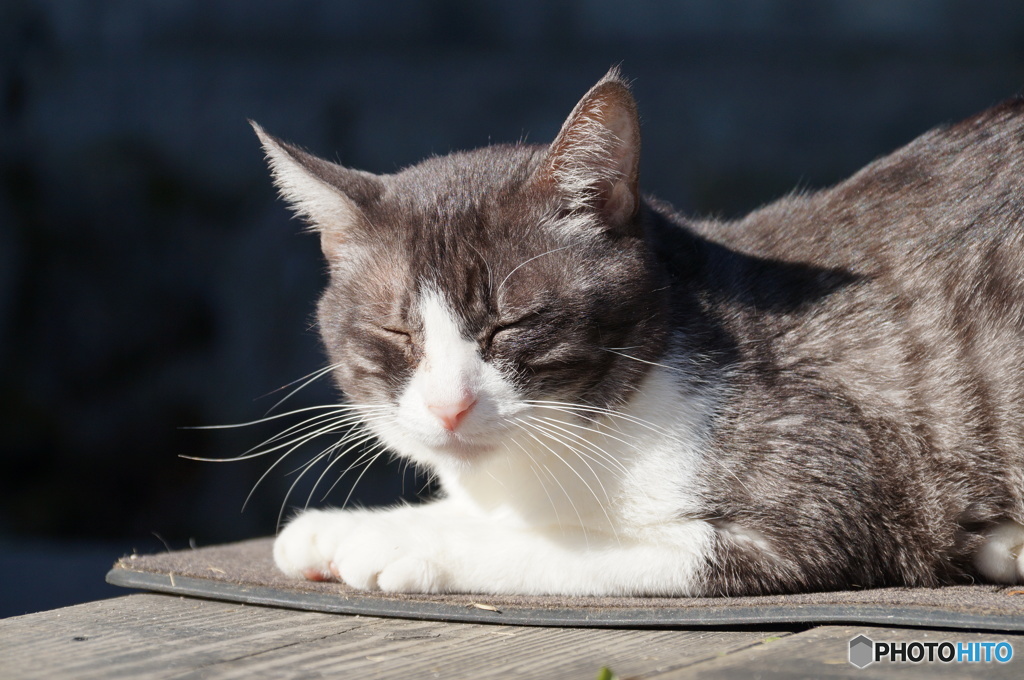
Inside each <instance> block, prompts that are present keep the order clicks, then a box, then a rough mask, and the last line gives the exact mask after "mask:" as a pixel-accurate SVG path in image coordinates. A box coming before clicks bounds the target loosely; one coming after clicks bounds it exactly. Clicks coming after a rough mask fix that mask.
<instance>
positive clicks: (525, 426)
mask: <svg viewBox="0 0 1024 680" xmlns="http://www.w3.org/2000/svg"><path fill="white" fill-rule="evenodd" d="M518 422H519V424H520V425H521V426H522V427H523V432H524V433H525V434H526V436H528V437H530V438H531V439H533V440H534V441H535V442H537V443H538V444H540V445H541V446H543V447H544V448H545V449H547V450H548V451H549V452H550V453H551V455H553V456H554V457H555V458H557V459H558V460H559V461H560V462H561V463H562V464H563V465H565V466H566V467H567V468H569V470H571V471H572V473H573V474H574V475H576V476H577V477H578V478H579V480H580V481H581V482H583V486H585V487H586V488H587V490H588V491H589V492H590V494H591V495H592V496H593V497H594V500H595V501H597V504H598V506H599V507H600V508H601V510H602V511H603V512H604V513H605V516H607V515H608V511H607V510H606V509H605V508H604V503H602V502H601V498H600V497H599V496H598V495H597V492H596V491H594V489H593V488H592V487H591V486H590V484H589V483H588V482H587V480H586V478H584V477H583V475H581V474H580V473H579V470H577V469H576V468H574V467H573V466H572V464H571V463H569V461H567V460H566V459H565V458H563V457H562V456H561V455H559V454H558V452H557V451H555V450H554V449H553V448H551V447H550V446H548V445H547V444H546V443H544V442H543V441H542V440H541V439H540V438H539V437H537V436H536V435H535V434H533V432H531V431H530V428H531V426H530V424H529V423H526V422H525V421H518ZM555 481H556V482H557V483H558V486H559V487H561V488H562V491H563V493H565V495H566V498H567V499H568V500H569V504H570V505H571V506H572V509H573V511H574V512H575V513H576V517H577V518H578V519H579V521H580V527H581V528H583V535H584V540H585V541H586V543H587V546H588V547H589V546H590V540H589V537H588V536H587V533H586V526H587V523H586V522H584V521H583V517H582V516H581V515H580V511H579V510H578V509H577V508H576V504H575V503H573V502H572V496H570V495H569V493H568V492H567V491H566V490H565V487H563V486H562V484H561V483H560V482H558V478H557V477H556V478H555ZM608 521H609V523H611V519H610V518H609V519H608Z"/></svg>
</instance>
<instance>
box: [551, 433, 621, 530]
mask: <svg viewBox="0 0 1024 680" xmlns="http://www.w3.org/2000/svg"><path fill="white" fill-rule="evenodd" d="M532 427H533V428H534V429H535V430H536V431H537V432H539V433H540V434H542V435H544V436H546V437H548V438H550V439H551V440H552V441H554V442H555V443H556V444H561V445H562V446H564V447H566V448H567V449H569V451H571V452H572V453H575V454H576V456H577V457H578V458H579V459H580V460H581V461H582V462H583V464H584V465H586V466H587V469H588V470H590V473H591V474H592V475H593V476H594V481H596V482H597V484H598V487H599V488H600V489H601V494H602V495H603V496H604V500H603V501H602V500H601V498H599V497H598V495H597V493H596V492H595V491H594V490H593V489H592V488H591V486H590V484H589V483H587V480H586V479H585V478H584V477H583V475H581V474H580V473H579V472H578V471H577V470H576V468H574V467H572V465H571V464H570V463H569V462H568V461H565V460H562V457H561V456H559V455H558V454H557V453H555V452H554V451H552V453H555V456H557V457H558V458H559V460H562V462H563V463H565V464H566V466H568V467H569V468H570V469H571V470H572V471H573V472H574V473H575V474H576V476H577V477H579V478H580V481H582V482H583V485H584V486H586V487H587V489H588V490H589V491H590V493H591V495H592V496H593V497H594V500H595V501H597V506H598V507H599V508H601V512H602V513H603V514H604V517H605V520H607V522H608V528H610V529H611V531H612V535H613V536H614V538H615V541H616V542H617V543H618V542H619V533H618V530H617V529H616V527H615V522H613V521H612V518H611V516H610V515H609V514H608V505H609V504H610V502H611V496H610V495H609V494H608V490H607V489H606V488H605V485H604V482H603V481H602V480H601V475H599V474H597V471H596V470H594V468H593V467H592V466H591V465H590V463H589V462H588V459H590V460H593V459H591V458H590V456H588V455H587V454H586V453H585V452H583V451H580V450H579V449H577V448H576V447H575V446H573V445H572V444H571V443H569V442H567V441H565V440H563V439H562V438H561V437H559V436H558V433H556V432H552V431H550V430H546V429H545V428H543V427H541V426H538V425H537V424H536V423H534V424H533V425H532ZM549 450H550V449H549ZM595 462H597V461H596V460H595Z"/></svg>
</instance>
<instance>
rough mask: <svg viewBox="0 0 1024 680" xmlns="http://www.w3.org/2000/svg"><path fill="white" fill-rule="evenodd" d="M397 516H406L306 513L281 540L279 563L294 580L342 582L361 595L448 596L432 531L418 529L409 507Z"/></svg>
mask: <svg viewBox="0 0 1024 680" xmlns="http://www.w3.org/2000/svg"><path fill="white" fill-rule="evenodd" d="M397 512H400V513H401V514H402V515H403V516H402V517H396V516H395V512H394V511H392V512H387V511H383V512H369V511H338V510H334V511H330V510H328V511H320V510H311V511H307V512H304V513H302V514H301V515H299V516H298V517H297V518H295V520H293V521H292V522H290V523H289V524H288V526H286V527H285V529H284V530H283V531H282V532H281V535H280V536H278V538H277V541H275V543H274V561H275V562H276V563H277V566H278V568H279V569H280V570H281V571H283V572H284V573H285V574H287V575H289V576H293V577H297V578H305V579H309V580H313V581H324V580H331V579H337V580H340V581H344V582H345V583H346V584H348V585H350V586H352V587H354V588H359V589H361V590H382V591H386V592H403V593H414V592H415V593H436V592H441V591H443V590H444V589H445V588H446V586H447V581H448V579H447V578H446V577H445V574H444V571H443V570H442V569H441V568H440V566H439V565H438V564H437V562H436V560H435V559H433V558H432V556H431V554H430V553H431V542H430V540H429V538H428V537H429V535H430V533H431V531H430V527H420V526H418V525H419V523H418V522H416V521H415V519H414V517H415V516H414V514H413V513H411V512H410V509H409V508H403V509H400V510H398V511H397ZM410 515H413V516H412V517H410Z"/></svg>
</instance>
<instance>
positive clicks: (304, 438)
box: [242, 416, 379, 511]
mask: <svg viewBox="0 0 1024 680" xmlns="http://www.w3.org/2000/svg"><path fill="white" fill-rule="evenodd" d="M378 417H379V416H378ZM367 420H368V421H369V420H370V419H367ZM333 432H334V430H332V429H331V426H327V427H323V428H320V429H319V430H316V431H315V432H312V433H308V434H305V435H303V436H302V437H299V438H298V439H297V440H292V441H290V442H288V443H286V444H282V445H280V446H278V447H275V448H284V447H285V446H288V445H289V444H292V446H291V447H290V448H289V449H288V450H287V451H285V452H284V453H283V454H281V455H280V456H279V457H278V459H277V460H276V461H274V463H272V464H271V465H270V466H269V467H268V468H267V469H266V470H265V471H264V472H263V474H262V475H260V478H259V479H257V480H256V483H255V484H253V487H252V490H251V491H249V495H248V496H246V497H245V502H244V503H243V504H242V510H243V511H244V510H245V508H246V506H248V504H249V501H250V499H251V498H252V495H253V494H254V493H255V492H256V489H257V488H258V487H259V485H260V484H262V483H263V480H264V479H266V478H267V475H269V474H270V473H271V471H272V470H274V468H276V467H277V466H278V465H280V464H281V462H283V461H284V459H285V458H287V457H288V456H290V455H291V454H292V453H294V452H295V451H296V450H298V449H299V448H301V447H302V446H304V445H305V444H306V443H308V442H310V441H312V440H313V439H315V438H317V437H320V436H323V435H326V434H333ZM303 474H305V473H303ZM286 500H287V497H286ZM282 511H283V507H282Z"/></svg>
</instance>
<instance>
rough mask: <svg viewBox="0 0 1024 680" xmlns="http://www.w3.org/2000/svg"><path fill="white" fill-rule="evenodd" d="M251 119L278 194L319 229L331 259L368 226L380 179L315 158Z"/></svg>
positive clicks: (322, 244)
mask: <svg viewBox="0 0 1024 680" xmlns="http://www.w3.org/2000/svg"><path fill="white" fill-rule="evenodd" d="M249 124H250V125H252V129H253V130H255V132H256V136H257V137H259V138H260V143H261V144H262V145H263V150H264V152H265V153H266V155H267V163H268V164H269V165H270V171H271V172H272V173H273V175H274V184H275V185H277V188H278V190H279V191H280V192H281V197H282V198H284V200H285V201H287V202H288V204H289V205H290V206H291V207H292V210H294V211H295V213H296V214H297V215H299V216H300V217H302V218H303V219H304V220H306V222H307V223H308V224H309V225H310V227H311V228H312V229H314V230H316V231H317V232H319V234H320V244H321V247H322V248H323V251H324V255H325V256H326V257H327V259H328V261H331V260H333V259H335V258H336V257H337V256H338V254H339V251H340V250H341V249H342V248H343V247H344V244H345V242H346V241H347V240H349V238H351V235H352V232H353V231H354V230H356V229H362V228H364V227H365V226H366V219H367V218H366V214H365V212H364V209H365V207H366V206H367V205H369V204H370V203H371V202H373V201H374V200H376V199H377V197H378V196H380V193H381V191H382V190H383V185H382V184H381V181H380V179H379V178H378V177H377V176H376V175H373V174H371V173H368V172H362V171H359V170H350V169H349V168H346V167H343V166H340V165H338V164H336V163H331V162H330V161H325V160H323V159H322V158H317V157H316V156H314V155H312V154H309V153H306V152H305V151H303V150H302V149H299V148H298V147H295V146H292V145H291V144H287V143H286V142H282V141H281V140H280V139H278V138H276V137H274V136H273V135H270V134H267V132H266V131H264V130H263V128H262V127H260V126H259V125H258V124H257V123H255V122H253V121H251V120H250V121H249Z"/></svg>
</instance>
